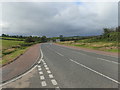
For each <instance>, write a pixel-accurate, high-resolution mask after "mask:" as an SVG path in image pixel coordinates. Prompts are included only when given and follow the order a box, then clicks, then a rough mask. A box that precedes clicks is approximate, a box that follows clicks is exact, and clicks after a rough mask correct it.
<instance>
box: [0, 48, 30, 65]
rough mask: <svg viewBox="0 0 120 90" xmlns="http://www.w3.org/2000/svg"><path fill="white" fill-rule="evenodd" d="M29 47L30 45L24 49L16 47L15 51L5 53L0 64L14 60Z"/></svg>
mask: <svg viewBox="0 0 120 90" xmlns="http://www.w3.org/2000/svg"><path fill="white" fill-rule="evenodd" d="M27 49H28V47H26V48H23V49H16V50H15V51H14V52H12V53H10V54H7V55H4V56H3V57H2V60H1V61H0V64H2V65H4V64H6V63H8V62H11V61H13V60H14V59H15V58H16V57H18V56H20V55H21V54H23V53H24V52H25V51H26V50H27Z"/></svg>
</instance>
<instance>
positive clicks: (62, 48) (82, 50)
mask: <svg viewBox="0 0 120 90" xmlns="http://www.w3.org/2000/svg"><path fill="white" fill-rule="evenodd" d="M56 46H58V47H62V49H64V48H68V49H72V50H79V51H84V52H89V53H93V54H98V55H103V56H109V57H113V58H117V59H118V58H119V57H118V56H111V55H104V54H100V53H96V52H91V51H86V50H82V49H75V48H70V47H66V46H62V45H56Z"/></svg>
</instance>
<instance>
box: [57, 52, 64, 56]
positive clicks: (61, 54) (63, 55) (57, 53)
mask: <svg viewBox="0 0 120 90" xmlns="http://www.w3.org/2000/svg"><path fill="white" fill-rule="evenodd" d="M56 53H57V54H58V55H60V56H64V55H62V54H61V53H59V52H56Z"/></svg>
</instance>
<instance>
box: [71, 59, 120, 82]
mask: <svg viewBox="0 0 120 90" xmlns="http://www.w3.org/2000/svg"><path fill="white" fill-rule="evenodd" d="M70 61H72V62H74V63H76V64H78V65H80V66H82V67H84V68H86V69H88V70H90V71H92V72H94V73H96V74H99V75H101V76H103V77H105V78H107V79H109V80H111V81H113V82H115V83H117V84H120V82H118V81H117V80H115V79H112V78H111V77H109V76H106V75H104V74H102V73H100V72H98V71H95V70H93V69H91V68H89V67H87V66H85V65H83V64H81V63H78V62H76V61H74V60H72V59H70Z"/></svg>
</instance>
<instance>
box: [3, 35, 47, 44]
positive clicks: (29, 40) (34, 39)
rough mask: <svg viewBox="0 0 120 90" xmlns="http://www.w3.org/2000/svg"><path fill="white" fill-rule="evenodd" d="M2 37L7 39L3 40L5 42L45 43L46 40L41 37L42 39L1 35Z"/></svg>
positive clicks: (44, 37)
mask: <svg viewBox="0 0 120 90" xmlns="http://www.w3.org/2000/svg"><path fill="white" fill-rule="evenodd" d="M2 37H9V38H3V39H5V40H17V41H25V42H27V43H30V42H41V43H44V42H47V41H48V38H47V37H46V36H42V37H37V36H22V35H20V36H19V35H14V36H11V35H8V34H2ZM12 38H16V39H12Z"/></svg>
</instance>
